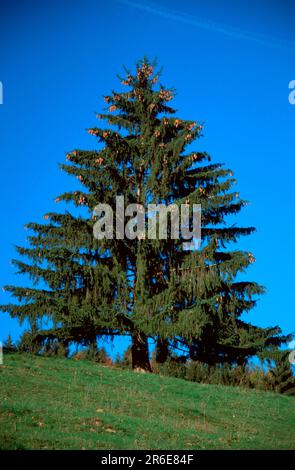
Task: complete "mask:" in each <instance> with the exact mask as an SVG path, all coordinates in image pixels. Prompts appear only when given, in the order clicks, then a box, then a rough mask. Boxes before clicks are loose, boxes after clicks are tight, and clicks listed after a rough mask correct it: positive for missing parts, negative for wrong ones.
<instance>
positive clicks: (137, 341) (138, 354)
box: [131, 332, 152, 372]
mask: <svg viewBox="0 0 295 470" xmlns="http://www.w3.org/2000/svg"><path fill="white" fill-rule="evenodd" d="M131 355H132V369H133V370H135V371H136V372H151V371H152V369H151V364H150V360H149V350H148V342H147V337H146V336H145V335H144V334H143V333H138V332H135V333H133V334H132V347H131Z"/></svg>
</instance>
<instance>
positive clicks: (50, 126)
mask: <svg viewBox="0 0 295 470" xmlns="http://www.w3.org/2000/svg"><path fill="white" fill-rule="evenodd" d="M292 3H293V5H292ZM294 18H295V3H294V2H291V1H289V2H287V1H283V0H280V1H274V0H273V1H271V0H268V1H262V0H257V1H253V2H252V1H249V0H248V1H206V2H204V1H202V2H201V1H189V0H183V1H182V2H177V1H173V0H170V1H168V0H161V1H157V2H155V3H147V2H143V1H140V0H134V1H133V0H130V1H129V0H121V1H119V0H108V1H97V0H96V1H91V0H83V1H79V2H75V1H72V2H68V1H63V2H57V1H52V2H47V5H46V6H45V5H44V4H43V2H37V1H36V2H33V1H30V0H28V1H26V2H21V1H16V0H10V1H9V2H8V1H7V2H5V1H2V2H1V16H0V51H1V54H0V81H1V82H2V83H3V89H4V103H3V104H2V105H0V156H1V175H2V181H1V183H2V184H1V192H2V197H1V201H0V203H1V234H0V236H1V243H0V250H1V272H0V285H1V286H2V285H4V284H15V283H18V284H20V285H21V284H23V283H24V281H26V280H25V279H24V278H23V277H22V276H16V275H15V274H14V270H13V267H12V266H11V265H10V259H11V258H13V257H14V256H15V251H14V247H13V245H15V244H20V245H23V244H24V243H25V240H26V236H27V232H26V231H25V230H24V224H25V223H27V222H28V221H41V220H42V215H43V214H44V213H46V212H48V211H50V210H57V209H60V208H61V206H58V207H57V206H56V204H54V198H55V197H56V196H57V195H58V194H59V193H61V192H64V191H65V190H69V189H72V188H73V184H75V181H74V180H72V179H71V178H70V177H67V176H66V175H65V174H63V173H62V172H61V171H60V170H59V168H58V163H59V162H62V161H63V160H64V158H65V152H67V151H69V150H71V149H73V148H76V147H80V148H83V147H84V148H93V147H94V146H95V141H94V138H93V137H90V136H89V135H88V134H87V133H86V132H85V129H86V128H87V127H90V126H92V125H94V124H95V123H96V120H95V111H100V110H101V109H102V107H103V106H104V103H103V100H102V95H103V94H106V93H108V92H109V91H110V90H111V89H112V88H114V87H116V86H117V83H118V82H117V80H116V74H117V73H120V72H121V65H123V64H125V65H126V66H130V67H131V66H133V64H134V63H135V61H136V60H137V59H139V58H141V57H142V56H143V55H144V54H147V55H148V56H150V57H151V58H154V57H157V58H158V62H159V64H160V65H163V76H162V81H163V83H165V84H166V85H169V86H170V85H171V86H174V87H175V88H176V89H177V90H178V94H177V97H176V100H175V103H174V104H175V106H176V108H177V109H178V111H179V116H180V117H181V118H184V119H186V118H187V119H194V120H200V121H204V122H205V129H204V134H205V136H204V138H203V139H202V140H201V141H199V143H198V149H200V150H206V151H208V152H209V153H210V154H211V155H212V157H213V160H214V161H220V162H224V163H225V164H226V165H227V166H229V167H230V168H231V169H233V170H234V172H235V176H236V178H237V180H238V184H237V190H238V191H240V194H241V197H243V198H245V199H248V200H249V201H251V205H250V206H249V207H247V208H246V209H244V211H243V213H242V214H240V216H239V217H238V218H237V221H236V222H237V223H239V224H241V225H243V224H244V225H254V226H256V227H257V232H256V233H255V234H254V235H252V236H251V237H246V238H244V239H243V240H242V241H241V243H240V244H239V246H240V247H241V248H245V249H247V250H249V251H251V252H253V253H254V254H255V256H256V258H257V262H256V263H255V265H253V266H251V268H250V269H249V270H248V275H247V277H248V278H249V279H252V280H256V281H258V282H260V283H261V284H263V285H265V286H266V288H267V294H266V295H265V296H263V297H262V299H261V301H260V302H259V305H258V306H257V307H256V308H255V309H254V310H253V311H252V312H251V313H250V314H249V315H248V319H249V321H251V322H252V323H256V324H258V325H262V326H269V325H277V324H279V325H280V326H281V327H282V329H283V331H284V332H285V333H287V332H290V331H294V330H295V324H294V295H295V291H294V287H293V283H294V265H295V260H294V246H293V245H294V231H295V223H294V218H293V215H294V206H293V190H294V186H295V185H294V180H293V178H294V169H295V163H294V153H295V151H294V134H295V133H294V129H295V106H292V105H290V103H289V101H288V95H289V90H288V84H289V82H290V81H291V80H295V27H294V26H295V25H294ZM8 300H9V296H8V295H7V294H5V293H3V292H2V291H1V299H0V303H6V302H7V301H8ZM19 332H20V328H19V326H18V324H17V321H16V320H12V319H10V318H9V317H8V315H4V314H1V317H0V340H2V341H3V340H5V339H6V337H7V335H8V334H9V333H11V334H12V336H13V338H14V339H17V338H18V335H19ZM120 344H121V343H120Z"/></svg>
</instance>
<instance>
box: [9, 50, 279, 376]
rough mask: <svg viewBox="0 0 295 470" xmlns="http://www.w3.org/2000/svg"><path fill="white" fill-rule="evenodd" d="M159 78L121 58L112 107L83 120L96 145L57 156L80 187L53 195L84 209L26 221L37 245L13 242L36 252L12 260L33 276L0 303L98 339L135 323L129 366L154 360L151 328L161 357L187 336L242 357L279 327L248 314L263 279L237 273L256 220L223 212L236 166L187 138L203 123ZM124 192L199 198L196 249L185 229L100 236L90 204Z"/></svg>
mask: <svg viewBox="0 0 295 470" xmlns="http://www.w3.org/2000/svg"><path fill="white" fill-rule="evenodd" d="M119 78H120V77H119ZM159 78H160V76H159V73H158V72H157V71H156V70H155V64H153V63H151V62H149V60H148V59H146V58H144V59H143V60H142V61H139V62H138V64H137V66H136V71H135V73H133V74H132V73H131V72H129V71H128V70H125V76H124V77H122V78H120V80H121V84H122V85H123V86H124V90H123V91H122V90H119V91H115V90H113V91H112V92H111V93H110V94H109V95H107V96H105V97H104V100H105V102H106V104H107V109H106V110H105V112H104V113H99V114H98V115H97V118H98V119H99V120H101V121H103V122H104V123H105V124H104V125H102V126H98V127H93V128H91V129H89V130H88V132H89V134H91V135H93V136H94V137H95V139H96V142H97V146H96V149H95V150H81V149H75V150H73V151H71V152H69V153H68V154H67V162H66V163H64V164H62V165H61V168H62V169H63V170H64V171H65V172H66V173H68V174H69V175H71V176H74V177H76V178H77V179H78V180H79V183H81V184H82V188H83V189H74V190H73V191H71V192H67V193H64V194H62V195H60V196H59V197H58V198H57V199H56V201H57V202H59V201H66V202H69V203H71V204H74V206H76V207H81V206H82V207H86V209H87V212H86V213H85V215H84V216H83V217H82V216H79V217H78V216H77V215H75V212H74V213H70V212H67V213H64V214H60V213H50V214H47V215H46V217H47V219H48V221H47V223H44V224H34V223H32V224H29V225H28V228H29V229H31V230H32V231H33V232H34V234H33V235H31V236H30V238H29V242H30V248H21V247H18V253H19V254H20V255H21V256H25V257H27V258H28V259H29V260H30V263H29V262H23V261H17V260H16V261H14V262H15V264H16V265H17V267H18V269H19V272H21V273H29V274H30V276H31V277H32V279H33V281H34V282H35V283H36V286H35V287H34V288H32V287H30V288H20V287H15V286H7V287H6V288H7V289H8V290H9V291H11V293H12V294H13V295H14V296H15V297H16V298H17V299H18V300H20V301H21V303H20V304H19V305H15V304H9V305H8V306H2V310H5V311H9V312H10V314H11V315H13V316H16V317H18V318H20V319H22V318H27V317H29V318H30V319H31V321H32V322H35V323H36V324H38V321H39V319H40V318H42V317H46V318H50V319H51V321H52V328H51V329H50V331H49V330H45V331H44V330H42V331H38V334H36V336H38V337H39V338H40V337H41V338H46V337H48V336H49V335H51V337H52V338H54V337H57V338H59V339H60V340H61V341H64V342H69V341H76V342H77V341H78V342H86V343H87V342H88V343H91V342H92V343H93V342H95V341H96V339H97V337H98V336H104V335H121V334H128V335H130V337H131V339H132V347H131V353H132V365H133V368H134V369H140V370H147V371H150V370H151V367H150V362H149V352H148V338H153V339H154V340H155V341H156V342H157V357H158V360H159V361H160V362H163V361H165V359H166V358H167V356H168V354H169V348H170V349H171V348H175V347H182V348H185V350H187V351H188V354H189V355H190V357H191V358H193V359H194V358H195V359H198V360H202V361H204V362H207V363H209V364H213V363H223V362H230V363H245V361H246V360H247V358H248V357H249V356H251V355H253V354H256V353H257V352H258V351H261V350H263V348H264V347H265V345H266V344H267V342H268V344H269V343H272V341H274V339H273V333H274V334H275V335H276V334H277V333H278V332H279V330H278V329H276V330H272V329H264V330H263V329H261V328H258V327H254V326H251V325H249V324H248V323H246V322H245V321H243V320H241V315H242V314H243V313H244V312H248V311H250V310H251V308H252V307H253V306H254V305H255V303H256V300H257V296H258V295H260V294H261V293H263V291H264V290H263V288H262V287H261V286H260V285H258V284H257V283H256V282H252V281H251V282H250V281H249V282H246V281H243V282H241V281H238V280H237V276H238V275H239V273H241V272H244V271H245V270H246V269H247V267H248V266H249V264H251V263H253V262H254V261H255V259H254V257H253V255H252V254H251V253H248V252H244V251H241V250H232V249H229V246H230V244H233V243H235V242H237V240H238V239H239V237H240V236H244V235H249V234H251V233H252V232H253V231H254V228H253V227H236V226H229V225H228V224H227V223H226V217H227V216H230V215H234V214H237V213H239V211H240V210H241V209H242V208H243V207H244V206H245V204H246V201H244V200H242V199H241V198H240V197H239V194H238V193H237V191H236V190H234V189H233V186H234V184H235V182H236V181H235V179H234V178H233V173H232V171H231V170H229V169H226V168H224V167H223V165H221V164H219V163H211V158H210V156H209V155H208V154H207V153H206V152H203V151H200V150H192V143H193V142H194V141H197V140H198V139H199V138H200V137H201V136H202V129H203V126H202V125H201V124H200V123H197V122H195V121H191V120H184V119H181V118H179V117H176V111H175V110H174V108H172V107H171V106H170V101H171V100H172V99H173V97H174V94H175V91H174V90H173V89H168V88H166V87H164V86H163V85H162V84H160V83H159ZM117 196H124V202H125V206H127V205H129V204H140V205H142V206H143V207H147V205H148V204H157V205H158V204H164V205H169V204H172V203H173V204H175V205H176V206H177V207H180V205H181V204H189V206H190V207H191V206H192V204H201V206H202V244H201V247H200V249H198V250H184V249H183V242H184V241H185V240H184V238H183V237H182V236H180V238H179V239H172V238H169V237H168V239H160V238H157V239H149V238H147V237H145V238H134V239H132V240H130V239H128V238H126V237H124V238H122V239H117V238H116V237H115V236H114V237H113V238H112V239H103V240H97V239H95V238H94V236H93V225H94V223H95V222H96V221H97V220H98V218H97V217H96V216H95V215H93V209H94V208H95V206H96V205H97V204H98V203H105V204H109V205H110V206H111V207H113V208H115V205H116V197H117ZM145 223H146V224H147V220H146V221H145ZM113 230H114V231H115V226H114V228H113ZM40 282H41V285H40ZM42 283H43V284H44V283H45V284H46V286H47V288H46V289H44V286H43V284H42Z"/></svg>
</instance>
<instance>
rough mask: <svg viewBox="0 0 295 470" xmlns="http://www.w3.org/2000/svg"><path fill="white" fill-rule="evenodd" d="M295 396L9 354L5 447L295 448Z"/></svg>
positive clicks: (3, 394) (0, 390) (3, 402)
mask: <svg viewBox="0 0 295 470" xmlns="http://www.w3.org/2000/svg"><path fill="white" fill-rule="evenodd" d="M294 405H295V399H294V397H287V396H280V395H275V394H271V393H267V392H258V391H252V390H244V389H239V388H232V387H222V386H214V385H201V384H196V383H192V382H185V381H184V380H180V379H172V378H163V377H160V376H156V375H148V374H136V373H133V372H129V371H125V370H118V369H110V368H106V367H102V366H99V365H96V364H94V363H91V362H86V361H80V362H75V361H73V360H67V359H55V358H52V359H51V358H43V357H34V356H29V355H20V354H9V355H6V356H5V357H4V366H0V448H1V449H292V448H293V449H294V448H295V442H294V434H295V433H294V431H295V406H294Z"/></svg>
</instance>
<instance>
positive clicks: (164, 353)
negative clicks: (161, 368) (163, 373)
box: [156, 338, 169, 364]
mask: <svg viewBox="0 0 295 470" xmlns="http://www.w3.org/2000/svg"><path fill="white" fill-rule="evenodd" d="M168 354H169V348H168V341H167V340H166V339H162V338H158V339H157V345H156V362H157V363H158V364H163V363H164V362H166V361H167V359H168Z"/></svg>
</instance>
